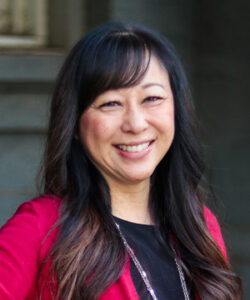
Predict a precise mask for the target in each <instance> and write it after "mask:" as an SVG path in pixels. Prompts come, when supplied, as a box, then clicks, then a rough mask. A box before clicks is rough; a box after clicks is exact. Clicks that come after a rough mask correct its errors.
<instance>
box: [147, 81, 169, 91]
mask: <svg viewBox="0 0 250 300" xmlns="http://www.w3.org/2000/svg"><path fill="white" fill-rule="evenodd" d="M154 85H156V86H159V87H161V88H163V89H164V90H165V87H164V85H163V84H160V83H156V82H150V83H146V84H144V85H142V88H144V89H146V88H149V87H151V86H154Z"/></svg>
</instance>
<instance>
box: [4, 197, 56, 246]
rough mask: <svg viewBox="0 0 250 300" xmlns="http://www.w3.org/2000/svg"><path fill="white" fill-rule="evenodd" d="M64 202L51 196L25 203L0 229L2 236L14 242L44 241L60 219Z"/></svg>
mask: <svg viewBox="0 0 250 300" xmlns="http://www.w3.org/2000/svg"><path fill="white" fill-rule="evenodd" d="M61 203H62V200H61V199H60V198H58V197H55V196H52V195H49V196H41V197H37V198H34V199H32V200H29V201H26V202H23V203H22V204H21V205H20V206H19V207H18V209H17V211H16V212H15V214H14V215H13V216H12V217H11V218H10V219H9V220H8V221H7V222H6V223H5V224H4V225H3V227H2V228H1V229H0V234H1V235H0V236H2V237H3V236H6V237H8V238H12V239H13V240H18V239H23V238H24V240H25V239H32V240H34V239H37V240H40V241H41V240H43V238H44V237H45V236H46V235H47V233H48V231H49V230H50V229H51V228H52V227H53V225H54V224H55V223H56V221H57V220H58V217H59V208H60V205H61Z"/></svg>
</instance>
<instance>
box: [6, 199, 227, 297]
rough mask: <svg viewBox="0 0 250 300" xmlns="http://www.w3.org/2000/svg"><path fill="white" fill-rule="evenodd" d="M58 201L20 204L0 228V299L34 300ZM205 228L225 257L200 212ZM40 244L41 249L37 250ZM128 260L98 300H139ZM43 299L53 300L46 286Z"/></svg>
mask: <svg viewBox="0 0 250 300" xmlns="http://www.w3.org/2000/svg"><path fill="white" fill-rule="evenodd" d="M60 203H61V200H60V199H59V198H56V197H50V198H47V197H39V198H35V199H33V200H31V201H28V202H25V203H23V204H22V205H21V206H20V207H19V208H18V210H17V211H16V213H15V215H14V216H13V217H12V218H11V219H9V220H8V222H7V223H6V224H5V225H4V226H3V227H2V228H1V229H0V299H1V300H24V299H26V300H34V299H37V294H36V290H37V289H36V282H35V278H36V274H37V271H38V267H39V262H41V261H42V260H43V259H44V258H45V256H46V254H47V253H48V251H49V249H50V248H51V246H52V244H53V242H54V241H55V239H56V236H57V230H54V231H52V232H51V234H49V235H48V236H47V238H46V240H45V242H44V243H43V240H44V238H45V237H46V235H47V233H48V231H49V229H50V228H51V227H52V226H53V224H54V223H55V222H56V220H57V219H58V209H59V206H60ZM204 215H205V219H206V222H207V227H208V230H209V232H210V233H211V235H212V236H213V238H214V239H215V241H216V242H217V243H218V245H219V246H220V248H221V250H222V253H223V254H224V256H225V257H226V250H225V245H224V242H223V239H222V236H221V231H220V227H219V225H218V222H217V220H216V218H215V216H214V215H213V214H212V213H211V212H210V210H209V209H208V208H205V209H204ZM41 245H42V247H41ZM129 264H130V262H129V260H128V262H127V264H126V266H125V269H124V271H123V273H122V274H121V276H120V278H119V279H118V280H117V281H116V282H114V283H113V284H112V285H111V286H110V287H109V288H108V289H107V290H106V291H105V292H104V293H103V294H102V295H101V296H100V297H99V298H98V299H99V300H111V299H115V300H139V296H138V294H137V292H136V289H135V286H134V284H133V281H132V278H131V274H130V268H129ZM49 267H50V264H49V263H47V264H46V266H45V268H43V271H42V274H41V276H40V281H39V282H38V285H39V289H41V287H42V282H44V278H47V277H48V270H49ZM42 299H43V300H53V298H52V297H51V295H50V291H49V289H48V287H47V286H45V287H44V288H43V293H42Z"/></svg>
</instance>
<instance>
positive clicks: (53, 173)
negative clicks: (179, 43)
mask: <svg viewBox="0 0 250 300" xmlns="http://www.w3.org/2000/svg"><path fill="white" fill-rule="evenodd" d="M152 56H154V57H156V58H157V59H158V61H159V62H160V64H161V65H163V66H164V67H165V69H166V71H167V72H168V75H169V80H170V85H171V89H172V93H173V96H174V106H175V136H174V140H173V143H172V145H171V147H170V149H169V151H168V152H167V153H166V155H165V157H164V158H163V159H162V161H161V162H160V164H159V165H158V166H157V168H156V169H155V171H154V173H153V175H152V178H151V190H150V208H151V213H152V215H153V216H154V220H155V221H156V223H157V225H158V226H159V228H160V239H161V241H162V244H163V245H164V247H165V249H166V251H168V252H169V254H170V255H172V256H174V253H173V250H172V248H171V246H170V242H169V237H170V235H171V236H172V237H174V239H173V240H174V242H175V245H176V246H177V248H178V251H179V252H180V253H181V261H180V263H181V264H182V267H183V269H184V271H185V274H186V278H187V281H188V284H189V287H190V289H191V290H192V291H194V292H195V293H196V294H198V295H199V296H200V297H201V299H220V300H222V299H225V300H226V299H227V300H229V299H231V300H233V299H237V297H240V296H239V295H240V292H239V291H240V289H239V286H238V284H237V282H236V281H237V280H236V277H235V276H234V274H233V273H232V272H231V270H230V266H229V264H228V262H227V261H226V260H225V258H224V256H223V254H222V253H221V250H220V248H219V247H218V245H217V244H216V243H215V241H214V240H213V238H212V237H211V235H210V234H209V232H208V230H207V226H206V222H205V219H204V194H203V192H202V190H201V188H200V181H201V178H202V176H203V173H204V164H203V161H202V159H201V155H200V144H199V142H198V139H197V137H196V134H195V122H194V116H193V104H192V99H191V95H190V90H189V87H188V84H187V80H186V77H185V74H184V71H183V68H182V66H181V63H180V61H179V59H178V58H177V56H176V54H175V51H174V48H173V47H172V45H171V44H170V43H169V42H168V41H167V40H166V38H164V37H163V36H161V35H160V34H158V33H156V32H154V31H152V30H150V29H147V28H145V27H143V26H139V25H128V24H122V23H109V24H105V25H102V26H99V27H98V28H96V29H94V30H93V31H91V32H90V33H89V34H87V35H86V36H85V37H83V38H82V39H81V40H80V41H79V42H78V43H77V44H76V45H75V47H74V48H73V49H72V50H71V51H70V53H69V55H68V56H67V58H66V60H65V63H64V65H63V67H62V69H61V71H60V73H59V76H58V79H57V83H56V87H55V91H54V95H53V99H52V104H51V116H50V123H49V130H48V139H47V147H46V152H45V156H44V164H43V172H44V173H43V174H44V192H45V193H52V194H55V195H57V196H59V197H61V198H62V199H63V204H62V207H61V211H60V213H61V215H60V220H59V223H60V232H59V236H58V239H57V241H56V243H55V244H54V246H53V248H52V250H51V253H50V255H51V256H52V269H53V270H54V271H55V274H56V276H57V280H58V283H59V288H58V295H57V296H58V297H61V298H62V299H66V300H69V299H74V300H77V299H79V300H80V299H86V300H87V299H96V298H97V297H98V296H99V295H100V294H101V293H102V292H103V291H104V290H105V289H106V288H107V287H108V286H109V285H111V284H112V283H113V282H114V281H116V280H117V278H118V277H119V276H120V273H121V272H122V266H124V264H125V261H126V259H125V256H124V254H125V253H126V251H125V249H124V246H123V244H122V241H121V239H120V238H119V235H118V234H117V231H116V228H115V226H114V223H113V219H112V215H111V201H110V193H109V187H108V184H107V182H106V181H105V180H104V178H103V176H102V175H101V174H100V172H98V170H97V169H96V168H95V167H94V166H93V164H92V163H91V162H90V160H89V159H88V157H87V155H86V153H85V152H84V149H83V147H82V145H81V143H80V140H79V139H78V122H79V118H80V116H81V114H82V113H83V112H84V111H85V110H86V109H87V108H88V107H89V105H90V104H91V103H92V102H93V101H94V99H95V98H96V97H97V96H98V95H100V94H101V93H103V92H104V91H107V90H109V89H117V88H122V87H130V86H133V85H135V84H137V83H138V82H139V81H140V80H141V79H142V78H143V76H144V75H145V73H146V71H147V68H148V65H149V61H150V58H151V57H152ZM90 275H91V276H90Z"/></svg>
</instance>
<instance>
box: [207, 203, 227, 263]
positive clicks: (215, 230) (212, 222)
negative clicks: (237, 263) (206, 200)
mask: <svg viewBox="0 0 250 300" xmlns="http://www.w3.org/2000/svg"><path fill="white" fill-rule="evenodd" d="M204 217H205V220H206V224H207V228H208V231H209V232H210V234H211V236H212V237H213V239H214V240H215V242H216V243H217V244H218V246H219V247H220V249H221V252H222V254H223V255H224V257H225V259H226V260H227V252H226V247H225V243H224V240H223V237H222V234H221V229H220V225H219V223H218V221H217V219H216V217H215V216H214V215H213V213H212V212H211V211H210V210H209V209H208V208H207V207H206V206H204Z"/></svg>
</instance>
